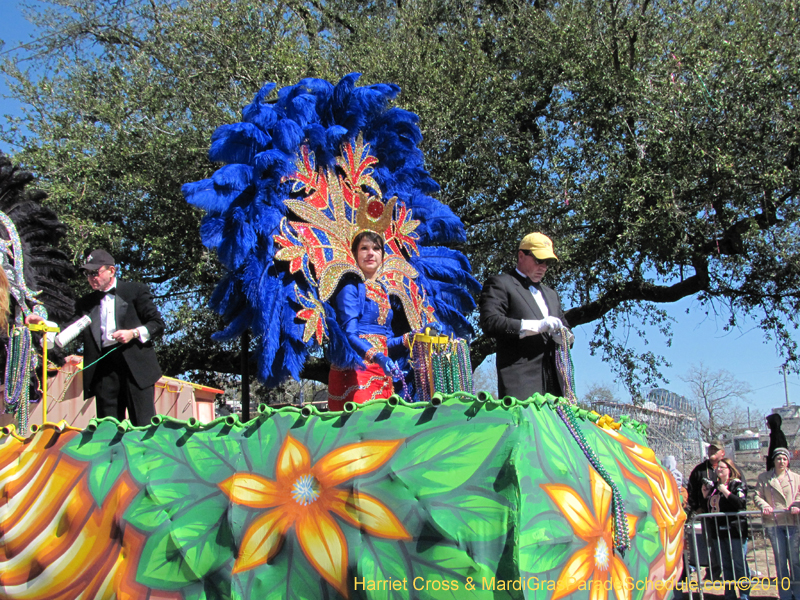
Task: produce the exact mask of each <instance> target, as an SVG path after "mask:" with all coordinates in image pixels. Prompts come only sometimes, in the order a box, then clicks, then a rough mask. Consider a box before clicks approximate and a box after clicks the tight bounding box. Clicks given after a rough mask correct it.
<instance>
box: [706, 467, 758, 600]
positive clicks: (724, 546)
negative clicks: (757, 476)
mask: <svg viewBox="0 0 800 600" xmlns="http://www.w3.org/2000/svg"><path fill="white" fill-rule="evenodd" d="M715 471H716V474H717V481H716V484H715V485H714V487H713V488H710V489H709V490H708V493H707V496H706V500H707V502H708V510H709V512H712V513H728V514H726V515H725V516H719V517H713V518H709V524H708V535H709V543H710V544H711V545H712V546H715V547H716V548H717V551H718V552H719V557H720V563H721V565H722V574H723V575H724V577H725V581H726V582H727V583H730V585H728V584H727V583H726V585H725V600H735V599H736V592H735V590H736V589H738V590H739V598H741V600H746V599H747V598H748V592H749V590H750V586H749V585H743V586H741V587H740V586H738V585H736V586H735V587H734V585H733V583H732V582H738V581H739V580H740V579H742V578H743V577H747V565H746V563H745V555H746V554H747V534H748V528H747V517H738V516H735V515H731V514H730V513H738V512H740V511H743V510H746V506H745V505H746V503H747V484H746V483H745V482H744V479H743V477H742V474H741V473H740V472H739V469H737V468H736V465H734V464H733V461H732V460H731V459H730V458H723V459H722V460H720V461H719V463H717V468H716V469H715Z"/></svg>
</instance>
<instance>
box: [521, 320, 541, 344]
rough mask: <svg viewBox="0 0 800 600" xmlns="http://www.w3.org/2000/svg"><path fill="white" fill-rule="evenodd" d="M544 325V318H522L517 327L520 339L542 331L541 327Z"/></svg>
mask: <svg viewBox="0 0 800 600" xmlns="http://www.w3.org/2000/svg"><path fill="white" fill-rule="evenodd" d="M544 326H545V323H544V319H522V321H521V326H520V328H519V337H520V339H522V338H525V337H528V336H529V335H536V334H537V333H542V328H543V327H544Z"/></svg>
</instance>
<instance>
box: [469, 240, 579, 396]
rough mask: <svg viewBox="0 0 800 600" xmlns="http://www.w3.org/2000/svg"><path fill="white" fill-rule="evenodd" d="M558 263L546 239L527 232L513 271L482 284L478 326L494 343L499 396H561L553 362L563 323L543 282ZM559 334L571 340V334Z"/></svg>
mask: <svg viewBox="0 0 800 600" xmlns="http://www.w3.org/2000/svg"><path fill="white" fill-rule="evenodd" d="M557 260H558V258H557V257H556V255H555V253H554V252H553V242H552V241H551V240H550V238H548V237H547V236H546V235H543V234H541V233H538V232H537V233H531V234H528V235H526V236H525V237H524V238H523V239H522V241H521V242H520V244H519V250H518V251H517V267H516V269H514V270H513V271H510V272H509V273H503V274H501V275H495V276H493V277H490V278H489V280H488V281H487V282H486V283H485V284H484V286H483V290H482V291H481V299H480V311H481V314H480V324H481V327H482V328H483V331H484V332H485V333H487V334H488V335H490V336H492V337H493V338H495V340H496V342H497V385H498V390H499V393H500V396H501V397H503V396H513V397H515V398H518V399H520V400H525V399H527V398H529V397H530V396H532V395H533V394H535V393H540V394H546V393H550V394H553V395H555V396H562V395H563V391H562V389H561V383H560V381H559V377H558V373H557V370H556V362H555V358H556V344H560V343H561V335H562V327H564V328H566V326H567V323H566V321H565V320H564V313H563V311H562V310H561V302H560V301H559V299H558V294H556V292H555V291H554V290H553V289H551V288H549V287H547V286H546V285H542V283H541V281H542V278H543V277H544V275H545V273H546V272H547V267H548V265H551V264H553V263H554V262H556V261H557ZM563 332H564V334H566V335H567V336H568V337H569V338H570V342H571V341H572V339H573V336H572V334H571V333H570V332H569V330H568V329H563Z"/></svg>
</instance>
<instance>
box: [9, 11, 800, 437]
mask: <svg viewBox="0 0 800 600" xmlns="http://www.w3.org/2000/svg"><path fill="white" fill-rule="evenodd" d="M32 32H33V28H32V27H31V26H30V24H29V23H28V22H27V21H25V19H24V17H23V16H22V13H21V11H20V9H19V4H18V3H17V2H13V1H12V2H6V3H5V11H4V13H3V19H2V20H0V40H3V42H4V45H3V48H2V52H3V53H4V54H5V53H6V52H7V51H8V50H9V49H12V48H14V47H16V46H18V45H19V44H20V43H25V42H27V41H29V40H30V39H31V34H32ZM0 58H2V55H0ZM7 94H8V90H7V87H6V84H5V81H4V80H0V115H5V114H14V115H18V114H20V107H19V104H18V103H17V102H15V101H13V100H11V99H9V98H8V97H7ZM423 133H424V132H423ZM0 150H2V151H4V152H6V153H10V151H11V149H10V148H8V147H7V146H4V145H3V144H1V143H0ZM557 248H558V241H557V240H556V249H557ZM566 308H570V307H569V306H566V307H565V309H566ZM687 309H688V310H689V314H686V310H687ZM668 312H669V314H670V316H672V317H673V318H674V319H676V323H675V324H674V326H673V331H674V336H673V341H672V346H671V347H667V346H666V343H665V340H664V339H663V338H662V337H661V335H660V333H658V331H657V330H655V329H654V328H653V329H652V333H651V337H650V338H649V345H648V346H647V349H648V350H652V351H653V352H655V353H656V354H662V355H664V356H665V357H666V358H667V360H668V361H669V362H671V363H672V367H670V368H668V369H664V370H663V374H664V376H665V377H666V378H667V379H668V380H669V383H668V384H663V385H662V387H665V388H667V389H670V390H671V391H674V392H677V393H679V394H684V395H688V394H689V389H688V386H687V385H686V384H685V383H684V382H683V381H681V379H680V376H681V375H684V374H685V373H686V372H687V371H688V369H689V368H690V367H691V366H692V365H696V364H699V363H700V362H701V361H702V362H703V363H704V364H705V365H706V366H707V367H709V368H710V369H712V370H719V369H726V370H728V371H730V372H731V373H733V375H734V376H735V377H736V378H737V379H739V380H741V381H744V382H747V383H748V384H749V385H750V387H751V388H752V389H753V392H752V393H751V394H750V396H749V402H748V404H749V406H750V407H751V410H752V414H753V415H754V416H756V415H757V414H766V413H768V412H770V408H772V407H774V406H780V405H783V404H784V402H785V396H784V385H783V376H782V375H781V373H780V371H779V367H780V364H781V360H780V358H779V357H778V355H777V352H776V349H775V346H774V344H773V343H771V342H767V341H766V339H765V337H764V334H763V333H762V332H761V330H759V329H758V328H757V326H756V324H755V323H753V322H751V321H747V320H745V321H743V323H742V325H741V326H740V328H739V329H737V330H734V331H731V332H725V331H723V325H724V324H725V322H726V316H725V315H722V316H721V317H720V318H718V319H715V318H714V317H713V316H711V317H706V315H705V312H704V310H702V309H701V307H700V306H699V304H698V303H697V302H695V301H694V300H692V299H685V300H682V301H681V302H677V303H675V304H672V305H669V307H668ZM592 331H593V325H592V324H588V325H585V326H583V327H578V328H576V330H575V347H574V349H573V362H574V364H575V376H576V386H577V392H578V395H580V394H582V393H583V392H585V391H586V390H587V389H588V388H589V387H590V386H591V385H592V384H595V383H597V384H603V385H608V386H609V387H610V388H611V389H612V390H614V392H615V393H616V394H617V396H618V397H619V398H621V399H623V400H627V399H628V398H629V396H628V394H627V392H626V391H625V389H624V388H623V387H622V386H621V385H618V384H617V383H616V379H615V376H614V374H613V372H612V371H611V370H610V369H609V367H608V365H607V364H605V363H604V362H603V361H602V360H601V359H600V357H598V356H595V357H592V356H590V355H589V351H588V344H589V341H590V339H591V334H592ZM630 343H631V344H632V345H633V346H634V347H635V348H639V349H641V348H642V347H643V345H642V342H641V340H639V339H638V338H632V339H631V340H630ZM490 360H491V361H492V365H486V364H484V368H487V367H489V368H493V357H492V359H490ZM788 382H789V398H790V401H792V402H793V403H794V402H795V401H796V399H800V378H798V376H797V375H790V376H789V377H788ZM755 422H758V421H755Z"/></svg>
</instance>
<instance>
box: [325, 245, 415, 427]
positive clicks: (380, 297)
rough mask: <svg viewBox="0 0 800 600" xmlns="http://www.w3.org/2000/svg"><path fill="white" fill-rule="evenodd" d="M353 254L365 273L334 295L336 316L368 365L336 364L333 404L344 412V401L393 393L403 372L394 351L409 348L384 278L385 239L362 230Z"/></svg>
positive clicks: (330, 399)
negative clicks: (397, 331)
mask: <svg viewBox="0 0 800 600" xmlns="http://www.w3.org/2000/svg"><path fill="white" fill-rule="evenodd" d="M351 249H352V252H353V258H355V261H356V264H357V265H358V268H359V269H360V271H361V275H362V277H361V278H359V277H357V276H356V275H354V274H349V275H348V276H346V277H344V278H342V281H341V282H340V284H339V287H338V289H337V291H336V293H335V295H334V298H333V305H334V308H335V310H336V320H337V322H338V323H339V325H340V327H341V328H342V331H343V332H344V335H345V338H346V339H347V341H348V343H349V344H350V346H351V347H352V348H353V350H355V352H356V354H358V356H359V357H360V358H361V359H362V360H363V361H364V366H363V367H361V366H358V367H356V368H354V369H345V368H341V367H339V366H337V365H335V364H334V365H332V366H331V372H330V376H329V378H328V409H329V410H331V411H340V410H343V408H344V403H345V402H355V403H356V404H363V403H364V402H367V401H368V400H374V399H376V398H388V397H389V396H391V395H392V393H393V392H394V384H393V381H399V380H400V379H401V378H402V377H403V373H402V371H401V370H400V367H399V366H398V365H397V363H396V362H395V361H394V360H392V358H390V356H397V355H399V354H404V353H406V351H407V347H408V344H409V339H410V335H409V334H408V333H406V334H404V335H401V336H394V335H393V333H392V316H393V311H392V307H391V304H390V302H389V295H388V293H387V290H386V288H385V287H384V285H383V284H382V283H381V281H380V275H381V267H382V265H383V260H384V257H385V251H384V241H383V238H382V237H381V236H380V235H379V234H377V233H375V232H374V231H361V232H360V233H358V234H357V235H356V236H355V237H354V238H353V242H352V246H351Z"/></svg>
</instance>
